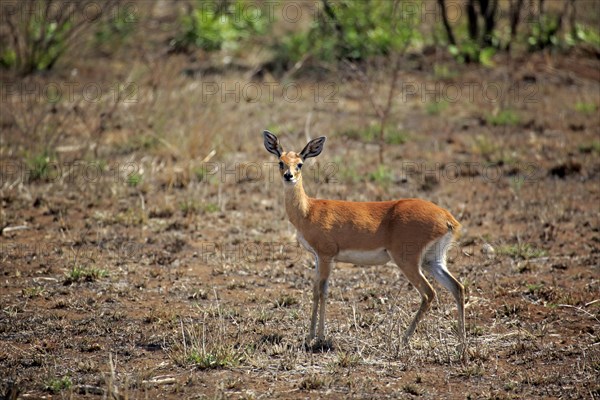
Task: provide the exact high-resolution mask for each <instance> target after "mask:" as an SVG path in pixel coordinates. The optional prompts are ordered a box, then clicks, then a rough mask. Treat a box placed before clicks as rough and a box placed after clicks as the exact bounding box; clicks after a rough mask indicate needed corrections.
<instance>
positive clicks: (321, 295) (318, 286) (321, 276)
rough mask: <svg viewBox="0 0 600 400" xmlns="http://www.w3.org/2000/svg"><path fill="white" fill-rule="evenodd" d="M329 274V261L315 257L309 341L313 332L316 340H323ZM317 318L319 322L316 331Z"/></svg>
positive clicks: (312, 336)
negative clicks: (315, 268) (315, 267)
mask: <svg viewBox="0 0 600 400" xmlns="http://www.w3.org/2000/svg"><path fill="white" fill-rule="evenodd" d="M330 273H331V260H330V259H328V258H323V257H317V270H316V274H315V282H314V285H313V307H312V317H311V322H310V334H309V340H312V339H313V338H314V337H315V331H316V336H317V339H318V340H320V341H322V340H324V339H325V309H326V307H327V292H328V290H329V274H330ZM317 316H318V322H319V327H318V330H317Z"/></svg>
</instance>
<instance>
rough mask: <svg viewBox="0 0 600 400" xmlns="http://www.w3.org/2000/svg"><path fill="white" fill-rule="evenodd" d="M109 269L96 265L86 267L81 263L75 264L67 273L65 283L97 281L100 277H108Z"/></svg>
mask: <svg viewBox="0 0 600 400" xmlns="http://www.w3.org/2000/svg"><path fill="white" fill-rule="evenodd" d="M107 276H108V271H107V270H105V269H100V268H96V267H90V268H86V267H83V266H81V265H74V266H73V267H72V268H71V269H70V270H69V271H68V272H67V273H66V274H65V282H64V284H65V285H70V284H72V283H76V282H82V281H83V282H95V281H97V280H98V279H100V278H106V277H107Z"/></svg>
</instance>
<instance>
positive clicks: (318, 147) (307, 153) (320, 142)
mask: <svg viewBox="0 0 600 400" xmlns="http://www.w3.org/2000/svg"><path fill="white" fill-rule="evenodd" d="M326 140H327V138H326V137H325V136H321V137H318V138H316V139H313V140H311V141H310V142H308V144H307V145H306V147H305V148H304V149H302V151H301V152H300V157H302V159H303V160H306V159H307V158H310V157H316V156H318V155H319V154H321V152H322V151H323V146H324V145H325V141H326Z"/></svg>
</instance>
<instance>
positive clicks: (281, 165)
mask: <svg viewBox="0 0 600 400" xmlns="http://www.w3.org/2000/svg"><path fill="white" fill-rule="evenodd" d="M279 169H283V161H279Z"/></svg>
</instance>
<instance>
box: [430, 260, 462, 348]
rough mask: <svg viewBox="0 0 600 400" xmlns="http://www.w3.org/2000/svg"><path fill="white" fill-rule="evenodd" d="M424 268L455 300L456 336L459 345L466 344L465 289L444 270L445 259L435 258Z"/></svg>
mask: <svg viewBox="0 0 600 400" xmlns="http://www.w3.org/2000/svg"><path fill="white" fill-rule="evenodd" d="M424 267H425V268H426V269H427V271H429V272H430V273H431V274H432V275H433V277H434V278H435V280H436V281H438V282H439V283H440V284H441V285H442V286H444V287H445V288H446V289H447V290H448V291H449V292H450V293H452V296H454V300H456V307H457V308H458V336H459V337H460V341H461V343H462V344H463V345H464V344H465V343H466V336H467V335H466V332H465V311H464V310H465V288H464V287H463V285H461V283H460V282H459V281H458V280H457V279H456V278H455V277H454V276H452V274H451V273H450V272H449V271H448V269H447V268H446V261H445V257H443V258H436V259H434V260H430V261H429V262H427V263H426V264H424Z"/></svg>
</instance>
